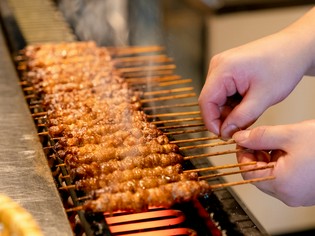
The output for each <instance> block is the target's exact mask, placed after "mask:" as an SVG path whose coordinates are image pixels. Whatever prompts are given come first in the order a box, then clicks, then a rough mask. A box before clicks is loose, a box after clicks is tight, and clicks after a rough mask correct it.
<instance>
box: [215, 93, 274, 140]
mask: <svg viewBox="0 0 315 236" xmlns="http://www.w3.org/2000/svg"><path fill="white" fill-rule="evenodd" d="M266 107H268V105H267V104H263V103H262V102H261V101H257V96H256V97H254V98H253V97H251V96H250V95H249V94H248V95H246V96H245V97H243V99H242V101H241V102H240V103H239V104H238V105H237V106H236V107H235V108H234V109H233V110H232V111H231V112H230V114H229V115H228V116H227V117H226V119H225V120H224V122H223V124H222V127H221V136H222V137H224V138H225V137H231V136H232V135H233V134H234V133H235V132H236V131H238V130H240V129H245V128H247V127H249V126H250V125H251V124H253V123H254V122H255V121H256V120H257V118H258V117H259V116H260V115H261V114H262V113H263V112H264V111H265V110H266Z"/></svg>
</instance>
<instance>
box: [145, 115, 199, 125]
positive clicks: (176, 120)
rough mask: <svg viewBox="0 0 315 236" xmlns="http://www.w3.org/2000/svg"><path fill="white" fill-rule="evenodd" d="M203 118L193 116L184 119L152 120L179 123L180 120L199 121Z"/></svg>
mask: <svg viewBox="0 0 315 236" xmlns="http://www.w3.org/2000/svg"><path fill="white" fill-rule="evenodd" d="M197 120H202V118H201V117H191V118H182V119H174V120H158V121H151V123H152V124H155V125H158V124H168V123H179V122H187V121H197Z"/></svg>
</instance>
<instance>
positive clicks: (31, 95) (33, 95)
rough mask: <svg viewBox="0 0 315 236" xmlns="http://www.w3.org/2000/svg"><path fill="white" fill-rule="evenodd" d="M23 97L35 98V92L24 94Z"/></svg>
mask: <svg viewBox="0 0 315 236" xmlns="http://www.w3.org/2000/svg"><path fill="white" fill-rule="evenodd" d="M24 97H25V99H31V98H37V97H36V95H35V94H29V95H25V96H24Z"/></svg>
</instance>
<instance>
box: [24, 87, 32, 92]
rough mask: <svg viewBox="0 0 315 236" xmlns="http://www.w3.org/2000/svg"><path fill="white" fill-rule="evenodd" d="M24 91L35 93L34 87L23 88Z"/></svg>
mask: <svg viewBox="0 0 315 236" xmlns="http://www.w3.org/2000/svg"><path fill="white" fill-rule="evenodd" d="M22 90H23V91H25V92H27V91H34V87H25V88H22Z"/></svg>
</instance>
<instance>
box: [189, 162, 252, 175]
mask: <svg viewBox="0 0 315 236" xmlns="http://www.w3.org/2000/svg"><path fill="white" fill-rule="evenodd" d="M255 164H257V161H251V162H246V163H237V164H228V165H222V166H210V167H204V168H198V169H192V170H184V172H185V173H192V172H203V171H215V170H222V169H229V168H235V167H242V166H249V165H255Z"/></svg>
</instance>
